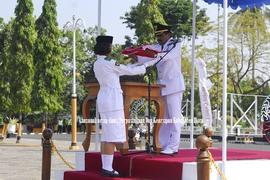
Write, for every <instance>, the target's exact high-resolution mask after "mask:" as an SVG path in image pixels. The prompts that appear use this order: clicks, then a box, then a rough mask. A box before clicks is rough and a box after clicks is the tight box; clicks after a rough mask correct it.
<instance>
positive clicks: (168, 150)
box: [160, 148, 178, 155]
mask: <svg viewBox="0 0 270 180" xmlns="http://www.w3.org/2000/svg"><path fill="white" fill-rule="evenodd" d="M160 153H161V154H168V155H170V154H177V153H178V151H174V150H172V149H170V148H166V149H164V150H162V151H161V152H160Z"/></svg>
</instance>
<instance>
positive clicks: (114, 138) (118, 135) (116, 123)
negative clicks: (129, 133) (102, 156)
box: [100, 110, 126, 142]
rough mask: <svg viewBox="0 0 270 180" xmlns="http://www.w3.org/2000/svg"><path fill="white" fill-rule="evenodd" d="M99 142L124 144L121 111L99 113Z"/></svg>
mask: <svg viewBox="0 0 270 180" xmlns="http://www.w3.org/2000/svg"><path fill="white" fill-rule="evenodd" d="M100 117H101V125H102V134H101V142H125V141H126V128H125V115H124V111H123V110H118V111H109V112H100Z"/></svg>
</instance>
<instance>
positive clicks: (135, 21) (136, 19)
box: [121, 0, 165, 44]
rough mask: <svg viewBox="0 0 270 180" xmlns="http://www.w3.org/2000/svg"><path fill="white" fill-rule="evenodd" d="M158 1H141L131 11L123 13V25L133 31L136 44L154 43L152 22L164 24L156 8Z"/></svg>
mask: <svg viewBox="0 0 270 180" xmlns="http://www.w3.org/2000/svg"><path fill="white" fill-rule="evenodd" d="M159 3H160V0H141V2H140V3H139V4H138V5H137V6H133V7H131V11H130V12H127V13H125V16H124V17H121V19H124V23H125V24H127V27H129V28H130V29H135V35H136V36H137V37H138V43H139V44H141V43H152V42H153V41H154V39H155V38H154V27H153V23H154V22H156V23H157V22H159V23H165V21H164V19H163V16H162V14H161V13H160V10H159V8H158V5H159Z"/></svg>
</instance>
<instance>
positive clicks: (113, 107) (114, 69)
mask: <svg viewBox="0 0 270 180" xmlns="http://www.w3.org/2000/svg"><path fill="white" fill-rule="evenodd" d="M112 41H113V37H112V36H98V37H97V38H96V45H95V47H94V52H95V54H96V55H97V60H96V62H95V63H94V72H95V76H96V78H97V80H98V83H99V85H100V90H99V92H98V96H97V106H98V111H99V113H100V117H101V120H102V121H101V122H102V136H101V159H102V170H101V173H102V175H103V176H109V177H117V176H119V174H118V172H117V171H115V170H113V168H112V163H113V153H114V148H115V145H117V144H121V143H123V142H125V141H126V131H125V117H124V107H123V95H122V89H121V86H120V81H119V77H120V76H122V75H137V74H144V73H145V70H146V67H147V66H150V65H152V64H154V63H155V61H153V62H146V63H144V64H142V65H122V64H119V63H117V61H115V60H110V59H109V58H108V57H107V56H108V55H109V54H110V53H111V48H112Z"/></svg>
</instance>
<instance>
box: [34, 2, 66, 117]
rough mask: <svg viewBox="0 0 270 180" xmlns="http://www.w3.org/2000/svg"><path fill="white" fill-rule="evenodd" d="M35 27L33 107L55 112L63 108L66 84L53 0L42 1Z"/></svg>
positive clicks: (36, 109)
mask: <svg viewBox="0 0 270 180" xmlns="http://www.w3.org/2000/svg"><path fill="white" fill-rule="evenodd" d="M36 31H37V34H38V39H37V40H36V44H35V49H34V66H35V75H34V85H33V91H32V107H33V108H32V109H33V110H35V111H41V112H43V113H45V114H47V113H48V112H49V113H55V112H58V111H59V110H61V109H62V106H63V101H62V95H63V90H64V86H65V83H64V75H63V54H62V49H61V45H60V42H59V39H60V37H61V31H60V30H59V28H58V23H57V12H56V2H55V0H45V1H44V4H43V7H42V13H41V15H40V16H39V18H38V19H37V20H36ZM44 120H45V119H44Z"/></svg>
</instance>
